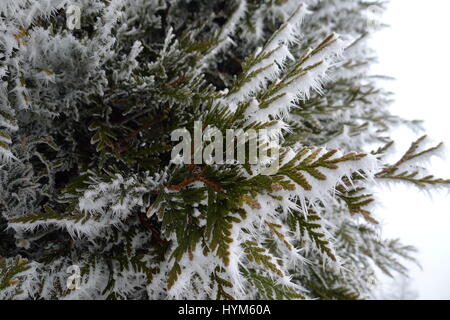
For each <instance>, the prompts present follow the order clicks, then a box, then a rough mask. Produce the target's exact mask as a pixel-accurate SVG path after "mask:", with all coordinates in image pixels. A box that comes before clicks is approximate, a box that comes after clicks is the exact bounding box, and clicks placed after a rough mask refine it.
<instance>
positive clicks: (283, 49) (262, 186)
mask: <svg viewBox="0 0 450 320" xmlns="http://www.w3.org/2000/svg"><path fill="white" fill-rule="evenodd" d="M69 7H70V8H71V10H68V8H69ZM73 8H78V10H72V9H73ZM374 8H382V4H380V3H378V2H369V1H366V0H323V1H319V0H305V1H304V3H302V2H301V1H298V0H109V1H105V0H45V1H44V0H1V2H0V77H1V82H0V299H364V298H371V297H373V289H374V288H375V286H376V281H377V280H376V273H377V271H376V270H381V271H383V272H385V273H387V274H390V275H393V274H395V273H396V272H401V273H404V272H406V269H405V267H404V266H403V265H402V259H404V258H406V259H410V258H411V253H412V251H413V250H412V248H410V247H408V246H404V245H402V244H401V243H399V242H398V241H397V240H389V239H383V238H381V237H380V232H379V231H380V227H379V226H378V223H377V219H376V217H374V216H373V214H372V213H371V210H372V209H373V205H374V204H375V203H376V197H375V195H374V191H375V187H376V186H377V184H380V183H391V182H405V183H411V184H414V185H416V186H417V187H419V188H422V189H426V190H427V189H429V188H433V187H440V186H443V187H445V186H446V185H448V183H449V182H450V181H448V180H443V179H438V178H435V177H433V176H430V175H429V174H428V173H426V171H425V169H424V168H423V166H422V163H423V160H426V158H427V157H429V156H431V155H433V154H435V153H438V152H439V150H440V149H441V146H440V145H439V146H438V147H433V148H427V147H426V143H427V142H426V139H425V138H421V139H420V140H418V141H416V142H414V143H413V144H412V145H411V148H410V149H409V150H408V151H407V153H406V154H405V155H404V156H403V157H398V161H394V162H392V163H391V162H387V161H386V160H385V159H386V156H387V155H389V154H390V153H391V150H392V149H393V148H392V146H393V142H392V141H391V139H390V129H391V128H392V127H394V126H396V125H398V124H409V125H412V126H414V125H415V123H407V122H406V121H403V120H401V119H398V118H397V117H395V116H393V115H391V114H390V113H389V111H388V106H389V104H390V101H391V96H390V94H389V93H388V92H386V91H384V90H383V89H381V88H379V87H378V86H377V78H376V77H374V76H371V75H370V69H369V67H370V65H371V63H372V62H373V61H374V55H373V52H372V51H371V50H370V49H369V48H368V47H367V43H366V39H367V37H368V35H370V33H371V32H373V31H376V29H377V28H379V27H380V26H379V24H376V23H374V21H373V17H371V15H370V13H371V12H374ZM73 12H75V13H76V12H79V13H81V15H80V17H79V18H80V21H78V22H79V25H78V26H77V25H76V24H74V25H73V26H74V27H73V28H69V27H68V23H67V22H68V19H73V18H74V17H72V16H71V14H72V13H73ZM75 18H76V17H75ZM72 22H73V21H72ZM78 27H79V28H78ZM196 121H201V123H202V124H203V126H204V127H203V130H205V131H207V129H208V128H209V127H214V128H216V129H218V130H220V131H221V132H223V133H225V132H226V130H228V129H233V130H242V131H248V130H250V129H254V130H261V129H264V130H267V132H270V135H271V136H272V137H277V139H276V141H278V143H277V144H276V145H273V144H272V145H271V146H270V148H271V149H273V148H276V150H277V151H278V152H277V153H276V154H278V155H279V156H278V157H277V158H276V159H275V158H274V154H275V153H271V152H269V153H268V155H267V157H265V158H264V159H262V160H263V161H260V162H258V163H257V164H254V163H246V162H244V163H238V162H234V163H233V162H229V163H226V164H210V165H207V164H191V165H186V164H183V163H180V162H179V161H175V159H172V158H171V150H172V149H173V148H174V146H175V142H174V141H172V139H171V132H173V131H174V130H177V129H180V128H186V129H187V130H189V131H192V130H193V128H194V123H195V122H196ZM250 143H253V141H252V140H251V139H250V138H249V137H247V138H245V139H243V140H242V139H241V140H239V141H237V142H236V144H233V147H234V148H235V149H236V150H237V149H238V148H241V147H247V146H248V145H249V144H250ZM260 147H261V149H263V148H265V147H268V143H263V142H261V141H260ZM273 161H279V168H278V170H277V171H276V172H274V173H273V174H271V175H267V174H263V172H264V169H265V168H266V167H267V166H270V164H271V163H272V162H273ZM380 200H382V199H380ZM75 271H78V274H77V273H76V272H75ZM74 272H75V273H74Z"/></svg>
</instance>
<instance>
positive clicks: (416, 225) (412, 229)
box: [371, 0, 450, 299]
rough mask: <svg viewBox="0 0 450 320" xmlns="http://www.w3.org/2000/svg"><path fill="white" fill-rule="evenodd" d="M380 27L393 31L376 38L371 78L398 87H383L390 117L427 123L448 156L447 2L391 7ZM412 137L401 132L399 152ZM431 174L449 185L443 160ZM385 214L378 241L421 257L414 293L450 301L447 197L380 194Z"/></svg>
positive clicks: (405, 0) (394, 190) (409, 0)
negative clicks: (390, 100)
mask: <svg viewBox="0 0 450 320" xmlns="http://www.w3.org/2000/svg"><path fill="white" fill-rule="evenodd" d="M383 21H384V22H386V23H387V24H389V25H390V28H388V29H385V30H383V31H381V32H380V33H378V34H377V35H375V36H374V37H373V39H372V42H371V46H372V47H373V48H375V49H376V50H377V53H378V57H379V62H380V63H379V64H378V65H377V66H375V67H374V68H373V72H374V73H376V74H383V75H389V76H392V77H394V78H396V80H395V81H393V82H389V83H385V82H383V83H382V85H383V86H384V87H386V88H388V89H390V90H392V91H393V92H394V93H395V99H396V102H395V103H394V105H393V106H392V109H391V110H392V112H393V113H394V114H397V115H399V116H401V117H403V118H407V119H421V120H425V123H424V127H425V130H426V133H427V134H428V135H429V137H430V138H431V139H433V141H435V142H440V141H445V142H446V145H447V148H448V149H450V96H449V94H450V81H449V77H450V1H449V0H427V1H423V0H391V3H390V4H389V6H388V11H387V12H386V13H385V14H384V16H383ZM416 137H417V136H416V135H415V134H414V133H412V132H410V131H409V130H407V129H405V130H403V129H402V130H398V131H397V132H396V133H395V135H394V139H395V141H397V142H398V143H397V149H398V151H399V152H402V151H404V150H406V149H407V148H408V146H409V144H410V142H412V141H413V140H414V139H415V138H416ZM429 167H430V170H431V172H432V173H435V174H437V175H439V177H443V178H450V154H449V153H448V154H447V160H442V159H439V158H433V159H432V160H431V163H430V165H429ZM379 196H380V198H381V199H382V202H383V207H381V208H379V209H378V210H377V214H378V218H380V219H381V221H382V223H383V225H384V228H383V233H384V234H383V236H385V237H394V238H401V239H402V241H403V242H404V243H407V244H411V245H414V246H415V247H417V248H418V249H419V254H418V258H419V260H420V263H421V265H422V268H423V269H422V270H420V269H418V268H415V267H413V268H412V273H411V277H412V284H411V287H412V289H413V290H415V291H417V293H418V294H419V299H450V195H449V193H448V192H440V193H438V194H436V195H435V196H433V199H430V198H429V197H428V196H427V195H425V194H423V193H420V192H418V191H416V189H414V188H411V187H407V186H402V185H400V186H398V185H395V186H392V187H391V188H390V189H388V188H384V189H382V192H381V193H380V194H379Z"/></svg>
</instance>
